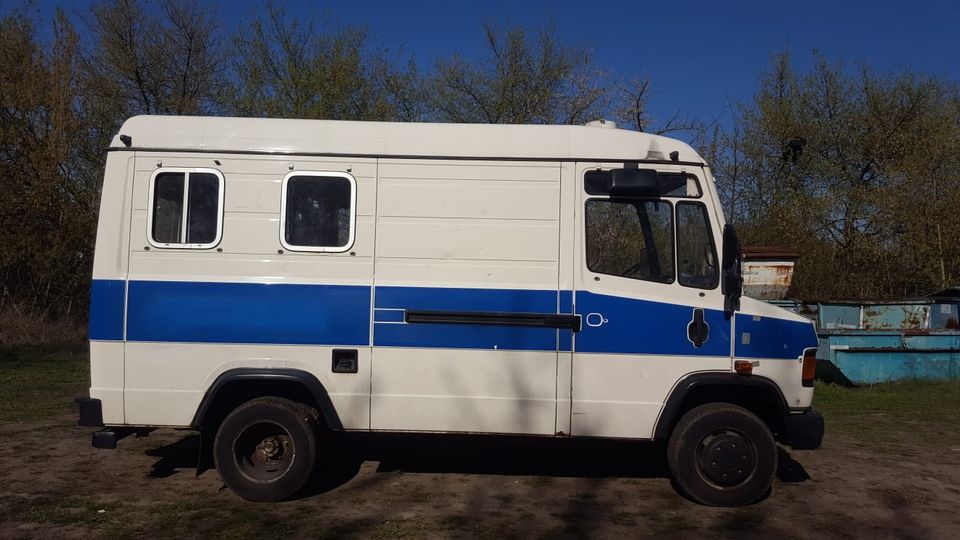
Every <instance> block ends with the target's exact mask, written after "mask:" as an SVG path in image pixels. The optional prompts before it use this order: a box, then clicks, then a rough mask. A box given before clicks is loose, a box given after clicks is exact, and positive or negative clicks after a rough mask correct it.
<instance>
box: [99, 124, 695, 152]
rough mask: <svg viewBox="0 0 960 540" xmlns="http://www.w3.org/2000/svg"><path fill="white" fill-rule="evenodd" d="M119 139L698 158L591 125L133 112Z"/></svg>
mask: <svg viewBox="0 0 960 540" xmlns="http://www.w3.org/2000/svg"><path fill="white" fill-rule="evenodd" d="M121 137H123V138H124V139H125V138H126V137H130V139H129V148H131V149H135V150H165V151H170V150H177V151H202V152H217V153H221V152H222V153H236V152H241V153H257V154H259V153H270V154H293V155H304V154H306V155H342V156H370V157H373V156H376V157H417V158H431V157H432V158H464V159H508V160H510V159H519V160H527V159H535V160H551V161H552V160H558V161H644V160H648V161H671V157H670V154H671V153H672V152H677V159H676V160H675V161H679V162H683V163H695V164H702V163H703V159H702V158H701V157H700V156H699V155H698V154H697V153H696V151H694V150H693V148H691V147H690V146H689V145H687V144H686V143H684V142H682V141H678V140H676V139H670V138H668V137H661V136H658V135H651V134H648V133H639V132H635V131H628V130H623V129H611V128H608V127H594V126H570V125H504V124H435V123H415V122H353V121H341V120H294V119H276V118H229V117H208V116H135V117H133V118H130V119H129V120H127V121H126V122H124V123H123V126H122V127H121V128H120V132H119V133H118V134H117V136H115V137H114V138H113V141H112V142H111V145H110V146H111V148H127V147H128V145H126V144H124V142H123V140H122V139H121Z"/></svg>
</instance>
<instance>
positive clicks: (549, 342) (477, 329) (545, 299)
mask: <svg viewBox="0 0 960 540" xmlns="http://www.w3.org/2000/svg"><path fill="white" fill-rule="evenodd" d="M375 297H376V310H377V312H378V313H379V312H380V311H381V310H384V309H423V310H444V311H446V310H449V311H501V312H528V313H556V312H557V291H543V290H525V289H452V288H433V287H389V286H387V287H377V288H376V294H375ZM381 320H382V319H381V318H380V317H379V316H378V317H377V321H381ZM373 344H374V345H376V346H386V347H437V348H451V349H506V350H525V351H554V350H556V348H557V330H556V329H553V328H525V327H513V326H477V325H459V324H376V325H375V327H374V330H373Z"/></svg>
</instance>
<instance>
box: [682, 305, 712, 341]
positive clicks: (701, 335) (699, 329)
mask: <svg viewBox="0 0 960 540" xmlns="http://www.w3.org/2000/svg"><path fill="white" fill-rule="evenodd" d="M709 337H710V325H709V324H707V321H705V320H704V318H703V309H702V308H696V309H694V310H693V320H691V321H690V323H689V324H687V339H689V340H690V343H693V346H694V347H696V348H698V349H699V348H700V347H703V344H704V343H706V342H707V339H708V338H709Z"/></svg>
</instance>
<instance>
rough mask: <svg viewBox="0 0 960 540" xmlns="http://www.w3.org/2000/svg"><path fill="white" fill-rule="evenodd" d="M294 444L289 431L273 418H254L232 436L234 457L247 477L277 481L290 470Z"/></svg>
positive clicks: (266, 482)
mask: <svg viewBox="0 0 960 540" xmlns="http://www.w3.org/2000/svg"><path fill="white" fill-rule="evenodd" d="M295 457H296V444H295V443H294V441H293V437H292V436H291V435H290V432H289V431H287V430H286V428H284V427H283V426H281V425H280V424H278V423H276V422H271V421H269V420H257V421H255V422H251V423H249V424H247V425H245V426H244V427H243V428H242V429H240V431H239V432H237V436H236V437H235V438H234V440H233V459H234V463H235V464H236V466H237V470H239V471H240V474H242V475H243V476H244V477H245V478H246V479H247V480H249V481H251V482H255V483H258V484H268V483H271V482H276V481H277V480H279V479H280V478H283V476H284V475H285V474H286V473H287V472H288V471H289V470H290V468H291V467H292V466H293V461H294V458H295Z"/></svg>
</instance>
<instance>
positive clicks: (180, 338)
mask: <svg viewBox="0 0 960 540" xmlns="http://www.w3.org/2000/svg"><path fill="white" fill-rule="evenodd" d="M121 133H122V134H125V135H130V136H131V139H132V146H133V148H127V147H125V146H124V144H123V143H122V142H121V141H120V140H119V138H116V139H115V140H114V142H113V145H112V149H111V150H112V151H111V152H109V153H108V159H107V167H106V173H105V178H104V189H103V199H102V203H101V212H100V222H99V228H98V235H97V245H96V257H95V261H94V275H93V278H94V282H93V287H92V289H93V296H92V299H91V314H90V321H91V322H90V339H91V379H92V383H91V397H93V398H99V399H100V400H101V401H102V403H103V405H102V407H103V422H104V423H105V424H107V425H123V424H127V425H144V426H188V425H190V423H191V422H192V421H193V419H194V417H195V414H196V412H197V408H198V406H199V405H200V403H201V400H202V399H203V397H204V394H205V393H206V392H207V391H208V390H209V388H210V385H211V384H212V383H213V382H214V381H215V380H216V379H217V377H218V376H220V375H221V374H223V373H224V372H226V371H228V370H231V369H235V368H262V369H272V368H286V369H297V370H302V371H305V372H307V373H309V374H311V375H313V376H314V377H315V378H316V379H317V380H318V381H319V382H320V384H321V385H322V386H323V387H324V389H325V390H326V392H327V393H328V394H329V397H330V400H331V402H332V404H333V406H334V408H335V409H336V414H337V415H338V416H339V419H340V421H341V423H342V426H343V428H344V429H348V430H386V431H438V432H486V433H516V434H521V433H524V434H538V435H554V434H563V435H570V434H572V435H574V436H602V437H630V438H651V437H653V433H654V430H655V428H656V424H657V421H658V418H659V416H660V415H661V413H662V409H663V404H664V402H665V401H666V400H667V398H668V397H669V394H670V392H671V390H672V389H673V388H674V387H675V386H676V385H677V384H678V381H681V380H682V379H683V378H684V377H687V376H689V375H690V374H692V373H699V372H705V371H717V372H725V373H729V372H730V371H731V370H732V366H733V361H734V360H736V359H741V358H742V359H750V360H751V361H755V362H757V364H756V368H755V370H754V372H755V373H758V374H761V375H763V376H765V377H768V378H770V379H772V380H774V381H775V382H777V384H778V385H779V386H780V388H781V389H782V390H783V392H784V398H785V399H786V401H787V403H788V405H789V406H790V407H794V408H797V409H801V408H805V407H809V405H810V400H811V397H812V389H807V388H800V385H799V379H800V363H799V356H800V355H801V354H802V352H803V348H804V347H813V346H815V345H816V341H815V336H813V330H812V326H811V325H810V324H809V323H808V322H805V321H804V320H803V319H800V318H799V317H797V316H795V315H793V314H789V313H787V312H785V311H783V310H779V309H777V308H774V307H772V306H769V305H767V304H762V303H760V302H755V301H752V300H750V299H747V298H744V299H743V309H742V310H741V312H739V313H737V314H735V315H734V316H733V317H727V316H725V314H724V313H723V296H722V294H721V291H720V288H719V286H717V287H713V288H710V289H708V290H707V289H694V288H690V287H684V286H682V285H680V284H679V283H677V282H673V283H653V282H643V281H639V280H636V279H629V278H624V277H616V276H611V275H605V274H599V273H595V272H592V271H590V269H589V268H588V267H587V264H586V260H585V257H586V250H585V234H586V233H585V204H586V203H587V201H589V200H590V199H591V198H597V196H594V195H588V194H587V193H586V192H585V189H584V174H585V172H586V171H588V170H594V169H598V168H600V169H607V168H619V167H624V166H625V165H627V166H630V165H631V164H636V163H638V162H642V161H644V160H648V161H647V162H646V164H645V165H643V166H648V167H651V168H656V169H658V170H661V171H666V172H681V171H682V172H686V173H689V174H692V175H695V176H696V177H697V178H698V179H699V182H700V185H701V187H702V189H703V196H702V197H701V198H699V199H697V200H698V201H699V202H701V203H703V204H704V207H705V208H706V212H707V213H708V214H709V220H710V231H711V234H712V235H713V239H714V244H715V247H716V250H717V253H719V252H720V250H721V246H720V245H719V242H720V238H721V236H722V235H721V232H722V227H723V215H722V211H721V209H720V206H719V202H718V198H717V194H716V190H715V188H714V186H713V182H712V178H711V177H710V174H709V170H708V169H706V168H705V167H704V166H703V165H702V160H701V159H700V158H699V156H697V155H696V153H695V152H693V150H692V149H690V147H689V146H687V145H685V144H683V143H681V142H679V141H672V140H669V139H665V138H662V137H656V136H651V135H646V134H637V133H629V132H623V131H620V130H607V129H598V128H585V127H576V126H479V125H474V126H470V125H438V124H406V125H404V124H393V123H363V122H328V121H293V120H267V119H229V118H220V119H215V118H165V117H151V118H146V117H137V118H133V119H131V120H129V121H128V122H127V123H126V124H124V126H123V128H121ZM671 152H676V154H677V158H676V159H674V160H672V161H671V160H669V159H667V156H668V155H669V154H670V153H671ZM651 156H653V157H651ZM657 156H659V157H657ZM165 168H179V169H184V170H214V171H216V172H217V173H218V174H220V175H222V178H223V184H222V185H223V202H222V215H221V216H219V219H221V220H222V225H221V226H220V229H221V230H220V231H219V233H220V236H218V238H219V241H218V243H216V244H215V245H211V246H204V247H203V248H202V249H197V248H188V247H179V248H176V247H175V248H169V247H164V246H162V245H160V244H158V243H156V242H153V241H151V238H149V237H148V235H149V234H150V232H149V231H148V221H149V219H148V216H149V212H150V211H151V209H150V202H151V200H152V199H151V185H152V184H151V182H152V179H153V178H154V177H155V175H156V174H157V173H158V171H161V170H163V169H165ZM296 172H304V173H308V172H320V173H322V172H328V173H336V174H338V175H341V176H343V177H345V178H350V179H351V181H352V182H354V184H355V198H356V199H355V211H354V212H353V215H352V216H351V218H350V219H351V220H352V223H353V225H352V227H353V229H352V231H351V234H352V237H353V241H352V243H351V244H349V246H347V247H346V248H345V249H344V250H342V251H339V252H318V251H317V250H314V251H296V250H291V249H289V247H288V246H287V245H286V244H287V243H286V242H282V241H281V239H282V235H283V234H284V231H283V230H282V228H283V227H282V216H281V205H282V201H283V181H284V178H285V177H287V176H288V175H290V174H291V173H296ZM185 184H186V183H185ZM601 198H602V197H601ZM668 202H669V201H668ZM673 202H675V201H673ZM673 202H671V203H670V204H673ZM184 219H186V218H184ZM284 238H285V237H284ZM694 310H703V314H704V320H705V322H706V323H707V325H708V326H709V338H708V339H707V341H706V342H705V343H703V344H702V345H701V346H695V345H694V344H693V343H692V342H691V341H690V340H689V339H688V332H687V325H688V324H689V323H690V321H691V320H692V319H693V313H694ZM418 314H419V316H420V317H421V318H420V319H417V318H416V316H417V315H418ZM518 315H523V316H530V315H533V316H542V317H544V318H545V320H553V318H555V317H568V319H565V321H567V322H565V323H564V324H567V323H568V322H569V321H571V320H576V325H575V328H574V329H571V328H569V327H563V326H562V325H560V326H551V324H553V323H550V322H548V323H545V324H542V325H538V324H530V323H529V321H527V322H524V323H523V324H515V323H507V324H499V325H489V324H486V323H485V322H484V321H483V317H484V316H487V317H489V316H496V317H504V316H505V317H506V318H507V319H510V317H516V316H518ZM431 317H433V319H430V318H431ZM437 317H439V318H440V319H443V318H444V317H448V318H449V317H452V319H450V320H447V321H446V322H444V321H440V322H438V321H437ZM478 318H479V319H480V320H478ZM425 320H426V321H427V322H424V321H425ZM510 320H513V319H510ZM334 349H350V350H354V351H356V357H357V370H356V372H355V373H337V372H334V369H333V368H332V357H333V351H334Z"/></svg>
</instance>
